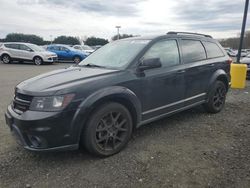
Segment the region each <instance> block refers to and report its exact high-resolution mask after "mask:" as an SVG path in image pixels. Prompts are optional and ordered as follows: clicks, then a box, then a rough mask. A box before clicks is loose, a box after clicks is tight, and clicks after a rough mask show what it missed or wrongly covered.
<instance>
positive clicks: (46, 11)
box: [0, 0, 250, 40]
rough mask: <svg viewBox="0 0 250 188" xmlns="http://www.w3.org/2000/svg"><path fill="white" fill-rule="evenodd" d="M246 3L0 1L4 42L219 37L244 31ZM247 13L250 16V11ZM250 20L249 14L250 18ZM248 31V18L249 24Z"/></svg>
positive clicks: (225, 0)
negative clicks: (179, 34)
mask: <svg viewBox="0 0 250 188" xmlns="http://www.w3.org/2000/svg"><path fill="white" fill-rule="evenodd" d="M244 2H245V0H176V1H174V0H0V38H4V37H5V36H6V34H8V33H13V32H15V33H26V34H36V35H40V36H42V37H43V38H44V39H47V40H50V35H52V38H54V37H56V36H58V35H70V36H79V37H84V36H88V37H89V36H97V37H104V38H107V39H110V38H111V37H112V36H113V35H115V34H116V29H115V26H116V25H121V27H122V28H121V33H127V34H134V35H151V34H164V33H166V32H167V31H170V30H173V31H191V32H201V33H206V34H211V35H213V36H214V37H215V38H226V37H234V36H236V35H237V33H239V32H240V28H241V24H242V16H243V11H244ZM248 12H249V11H248ZM249 17H250V15H249ZM247 28H248V29H250V18H249V19H248V22H247Z"/></svg>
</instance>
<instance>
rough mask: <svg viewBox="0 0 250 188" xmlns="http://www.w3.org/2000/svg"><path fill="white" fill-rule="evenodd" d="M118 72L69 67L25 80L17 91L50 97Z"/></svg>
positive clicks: (18, 86)
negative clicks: (71, 87)
mask: <svg viewBox="0 0 250 188" xmlns="http://www.w3.org/2000/svg"><path fill="white" fill-rule="evenodd" d="M117 71H118V70H111V69H103V68H90V67H73V66H72V67H69V68H65V69H59V70H55V71H51V72H48V73H45V74H41V75H38V76H36V77H33V78H30V79H28V80H25V81H23V82H21V83H20V84H18V85H17V87H16V89H17V90H19V91H20V92H21V93H24V94H30V95H43V94H44V95H49V94H54V93H55V92H58V91H61V92H62V91H63V90H65V89H68V88H70V86H75V85H78V84H83V83H84V82H88V81H91V80H95V79H97V78H98V77H105V76H107V75H109V74H112V73H114V72H117Z"/></svg>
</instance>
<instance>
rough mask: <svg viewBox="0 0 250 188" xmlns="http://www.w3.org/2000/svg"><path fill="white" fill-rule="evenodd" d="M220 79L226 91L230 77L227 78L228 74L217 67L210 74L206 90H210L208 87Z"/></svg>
mask: <svg viewBox="0 0 250 188" xmlns="http://www.w3.org/2000/svg"><path fill="white" fill-rule="evenodd" d="M217 80H219V81H222V82H223V83H224V84H225V86H226V88H227V91H228V89H229V82H230V78H229V75H228V74H227V73H226V72H225V71H224V70H222V69H219V70H217V71H215V72H214V74H213V75H212V77H211V79H210V81H209V87H208V91H207V92H209V91H210V89H211V88H212V86H213V84H214V83H215V81H217Z"/></svg>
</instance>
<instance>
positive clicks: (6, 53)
mask: <svg viewBox="0 0 250 188" xmlns="http://www.w3.org/2000/svg"><path fill="white" fill-rule="evenodd" d="M4 55H8V56H9V57H10V58H11V56H10V54H9V53H8V52H3V53H2V54H1V59H2V57H3V56H4Z"/></svg>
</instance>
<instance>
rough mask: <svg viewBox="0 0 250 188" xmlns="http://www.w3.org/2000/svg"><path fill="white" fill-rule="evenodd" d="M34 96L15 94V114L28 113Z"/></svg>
mask: <svg viewBox="0 0 250 188" xmlns="http://www.w3.org/2000/svg"><path fill="white" fill-rule="evenodd" d="M32 98H33V97H32V96H29V95H24V94H21V93H15V97H14V100H13V109H14V111H15V112H17V113H19V114H21V113H23V112H25V111H27V110H28V109H29V107H30V104H31V101H32Z"/></svg>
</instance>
